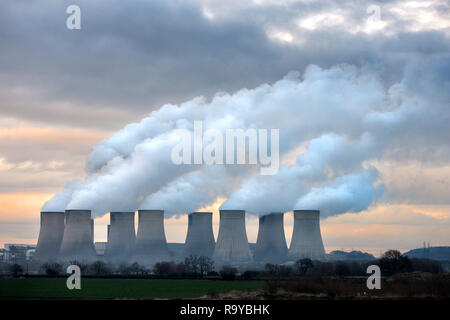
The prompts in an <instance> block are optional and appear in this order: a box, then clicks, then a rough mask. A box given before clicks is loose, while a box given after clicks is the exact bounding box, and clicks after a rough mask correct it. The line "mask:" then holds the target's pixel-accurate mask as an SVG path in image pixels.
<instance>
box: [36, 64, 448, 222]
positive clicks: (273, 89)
mask: <svg viewBox="0 0 450 320" xmlns="http://www.w3.org/2000/svg"><path fill="white" fill-rule="evenodd" d="M437 63H440V65H442V61H440V62H438V61H435V60H427V61H424V62H422V64H420V65H421V66H423V68H421V67H410V68H409V69H407V71H406V72H405V75H404V78H403V79H402V81H400V82H398V83H395V84H393V85H390V86H386V85H385V84H384V83H383V82H382V81H381V80H380V77H379V75H378V74H377V73H376V72H375V71H373V70H371V69H369V68H363V69H359V68H357V67H354V66H349V65H341V66H335V67H332V68H330V69H321V68H320V67H318V66H315V65H311V66H309V67H308V68H307V69H306V71H305V72H304V74H303V76H300V75H299V73H296V72H290V73H289V74H288V75H287V76H286V77H284V78H283V79H281V80H279V81H277V82H275V83H274V84H272V85H269V84H263V85H261V86H259V87H257V88H254V89H242V90H240V91H238V92H235V93H233V94H226V93H221V94H217V95H216V96H215V97H214V98H212V99H211V101H207V100H206V99H205V98H202V97H199V98H195V99H192V100H190V101H187V102H185V103H182V104H180V105H170V104H168V105H164V106H162V107H161V108H160V109H159V110H157V111H154V112H152V113H151V114H150V115H149V116H148V117H146V118H144V119H143V120H142V121H141V122H139V123H133V124H129V125H127V126H126V127H125V128H123V129H122V130H120V131H118V132H117V133H115V134H113V135H112V136H111V137H110V138H108V139H105V140H103V141H102V142H100V143H99V145H97V146H95V147H94V148H93V150H92V153H91V154H90V155H89V157H88V158H87V161H86V171H87V173H88V177H87V178H86V179H85V180H84V181H81V182H71V183H68V184H67V185H66V187H65V189H64V190H63V191H62V192H61V193H59V194H56V195H55V196H54V197H53V198H52V199H51V200H49V201H48V202H47V203H45V205H44V207H43V208H42V210H43V211H62V210H65V209H91V210H92V211H93V213H94V215H95V216H102V215H103V214H105V213H106V212H109V211H134V210H136V209H139V208H142V209H164V210H165V212H166V213H168V214H182V213H187V212H191V211H195V210H198V209H200V208H202V207H205V206H208V205H211V204H213V203H214V202H215V201H216V199H218V198H219V197H220V198H226V199H227V200H226V201H225V202H224V203H223V204H222V207H221V208H222V209H243V210H246V211H247V212H249V213H253V214H258V215H262V214H267V213H270V212H286V211H291V210H293V209H320V210H321V211H322V213H323V214H324V215H325V216H331V215H336V214H342V213H345V212H359V211H362V210H365V209H367V207H368V206H369V205H371V204H372V203H373V202H374V201H376V199H377V198H378V197H379V196H380V195H381V194H382V192H383V191H384V186H383V185H382V183H380V179H379V174H378V171H377V170H376V168H375V167H374V166H372V165H371V161H372V160H376V159H378V158H380V157H381V156H383V154H384V153H385V152H386V150H387V149H388V148H389V147H390V146H392V144H394V143H397V144H399V143H400V144H401V143H402V141H406V139H407V137H405V135H404V132H405V130H404V128H405V126H406V125H409V126H411V125H413V126H416V128H419V131H420V128H423V129H424V130H426V127H427V126H429V125H434V126H436V125H441V124H442V123H441V122H442V121H445V119H442V120H441V119H439V110H440V108H445V107H446V104H447V102H448V101H449V100H448V93H447V92H448V91H446V90H442V79H439V77H438V76H433V75H430V76H429V77H428V79H429V81H426V82H422V83H421V84H420V88H419V89H418V87H417V80H416V77H417V74H418V73H420V74H421V76H422V77H426V72H433V70H436V69H435V68H429V66H430V65H431V66H433V65H435V64H437ZM427 65H428V67H427ZM446 84H447V85H448V80H447V82H446ZM438 88H439V89H438ZM431 104H432V105H433V110H430V108H429V106H430V105H431ZM442 110H443V109H442ZM197 120H201V121H203V129H204V130H207V129H216V130H219V131H220V132H225V130H226V129H232V128H241V129H244V130H246V129H249V128H256V129H280V131H279V133H280V159H281V163H282V164H283V165H282V166H281V167H280V168H279V170H278V172H277V173H276V174H275V175H267V176H263V175H260V173H259V168H258V166H259V165H175V164H173V163H172V161H171V158H170V155H171V150H172V148H173V147H174V146H175V145H176V144H177V143H178V142H179V141H180V132H181V130H189V131H191V132H192V131H193V124H194V121H197ZM444 130H448V129H444Z"/></svg>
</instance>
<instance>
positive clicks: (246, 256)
mask: <svg viewBox="0 0 450 320" xmlns="http://www.w3.org/2000/svg"><path fill="white" fill-rule="evenodd" d="M213 258H214V261H215V262H216V263H217V264H218V265H221V264H236V265H244V264H249V263H251V262H252V261H253V257H252V254H251V252H250V247H249V245H248V240H247V232H246V230H245V211H244V210H220V226H219V235H218V237H217V243H216V247H215V249H214V255H213Z"/></svg>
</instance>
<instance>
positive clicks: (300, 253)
mask: <svg viewBox="0 0 450 320" xmlns="http://www.w3.org/2000/svg"><path fill="white" fill-rule="evenodd" d="M319 217H320V211H319V210H294V230H293V231H292V240H291V245H290V247H289V252H288V258H289V260H291V261H296V260H298V259H303V258H309V259H313V260H324V259H325V249H324V247H323V242H322V235H321V233H320V218H319Z"/></svg>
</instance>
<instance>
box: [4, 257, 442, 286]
mask: <svg viewBox="0 0 450 320" xmlns="http://www.w3.org/2000/svg"><path fill="white" fill-rule="evenodd" d="M68 265H78V266H79V267H80V269H81V274H83V275H88V276H139V277H143V276H153V277H158V276H159V277H177V278H183V277H186V278H201V277H220V278H222V279H226V280H233V279H244V280H253V279H254V280H257V279H271V278H277V279H289V278H295V277H305V276H337V277H351V276H367V273H366V270H367V267H368V266H369V265H378V266H379V267H380V269H381V274H382V276H391V275H394V274H397V273H408V272H428V273H433V274H437V273H443V272H444V270H443V267H442V265H441V263H440V262H439V261H435V260H429V259H418V258H408V257H406V256H402V254H401V253H400V252H399V251H397V250H389V251H387V252H385V253H384V254H383V256H382V257H381V258H380V259H376V260H374V261H367V262H355V261H313V260H310V259H300V260H298V261H296V262H295V263H294V264H293V265H277V264H266V265H265V266H264V268H263V270H247V271H244V272H242V273H239V272H238V270H237V269H236V268H233V267H231V266H222V267H221V268H220V269H218V270H216V269H215V265H214V261H213V260H212V259H210V258H208V257H204V256H189V257H187V258H186V259H185V260H184V261H183V262H180V263H176V262H171V261H170V262H169V261H162V262H158V263H156V264H155V265H154V267H153V268H146V267H144V266H142V265H139V264H138V263H136V262H135V263H129V264H127V263H121V264H113V263H108V262H104V261H95V262H93V263H90V264H86V263H82V262H79V261H70V262H69V263H68V264H66V265H62V264H60V263H57V262H47V263H44V264H43V265H41V267H40V273H41V274H45V275H48V276H58V275H65V274H66V272H65V268H66V267H67V266H68ZM25 273H26V271H25V270H24V269H23V267H22V266H20V265H18V264H13V265H11V266H10V267H9V274H10V275H12V276H16V277H17V276H21V275H24V274H25Z"/></svg>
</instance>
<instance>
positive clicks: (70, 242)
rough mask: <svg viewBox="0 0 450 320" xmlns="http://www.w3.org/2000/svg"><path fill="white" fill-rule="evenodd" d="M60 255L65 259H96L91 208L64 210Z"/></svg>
mask: <svg viewBox="0 0 450 320" xmlns="http://www.w3.org/2000/svg"><path fill="white" fill-rule="evenodd" d="M59 252H60V257H61V258H62V259H63V260H66V261H72V260H77V261H92V260H95V259H96V253H95V247H94V239H93V220H92V219H91V210H66V213H65V225H64V236H63V239H62V243H61V249H60V251H59Z"/></svg>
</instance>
